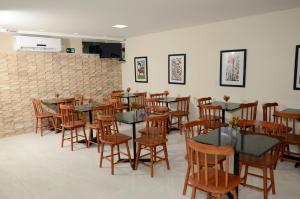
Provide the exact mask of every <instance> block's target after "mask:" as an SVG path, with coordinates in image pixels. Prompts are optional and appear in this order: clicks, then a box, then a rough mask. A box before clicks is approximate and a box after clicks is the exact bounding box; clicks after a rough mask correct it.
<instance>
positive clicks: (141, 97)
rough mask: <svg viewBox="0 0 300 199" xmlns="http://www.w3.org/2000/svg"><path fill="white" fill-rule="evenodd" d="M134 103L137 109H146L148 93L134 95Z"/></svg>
mask: <svg viewBox="0 0 300 199" xmlns="http://www.w3.org/2000/svg"><path fill="white" fill-rule="evenodd" d="M133 95H134V96H135V97H134V102H136V103H137V107H136V108H137V109H145V106H146V102H145V99H146V97H147V92H140V93H133Z"/></svg>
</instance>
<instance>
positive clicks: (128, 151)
mask: <svg viewBox="0 0 300 199" xmlns="http://www.w3.org/2000/svg"><path fill="white" fill-rule="evenodd" d="M126 149H127V154H128V159H129V163H130V166H131V167H132V161H131V155H130V149H129V144H128V142H126Z"/></svg>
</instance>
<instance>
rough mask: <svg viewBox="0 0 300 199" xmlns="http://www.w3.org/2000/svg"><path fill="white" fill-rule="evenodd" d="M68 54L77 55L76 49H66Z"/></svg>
mask: <svg viewBox="0 0 300 199" xmlns="http://www.w3.org/2000/svg"><path fill="white" fill-rule="evenodd" d="M66 52H67V53H75V48H66Z"/></svg>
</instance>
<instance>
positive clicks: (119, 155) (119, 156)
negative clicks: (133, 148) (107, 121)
mask: <svg viewBox="0 0 300 199" xmlns="http://www.w3.org/2000/svg"><path fill="white" fill-rule="evenodd" d="M117 152H118V160H120V159H121V153H120V146H119V145H117Z"/></svg>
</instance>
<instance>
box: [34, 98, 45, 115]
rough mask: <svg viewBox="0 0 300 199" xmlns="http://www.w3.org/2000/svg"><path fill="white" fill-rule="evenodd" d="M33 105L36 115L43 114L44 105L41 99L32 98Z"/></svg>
mask: <svg viewBox="0 0 300 199" xmlns="http://www.w3.org/2000/svg"><path fill="white" fill-rule="evenodd" d="M32 105H33V110H34V114H35V116H36V117H38V116H40V115H42V114H43V107H42V101H41V100H39V99H32Z"/></svg>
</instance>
